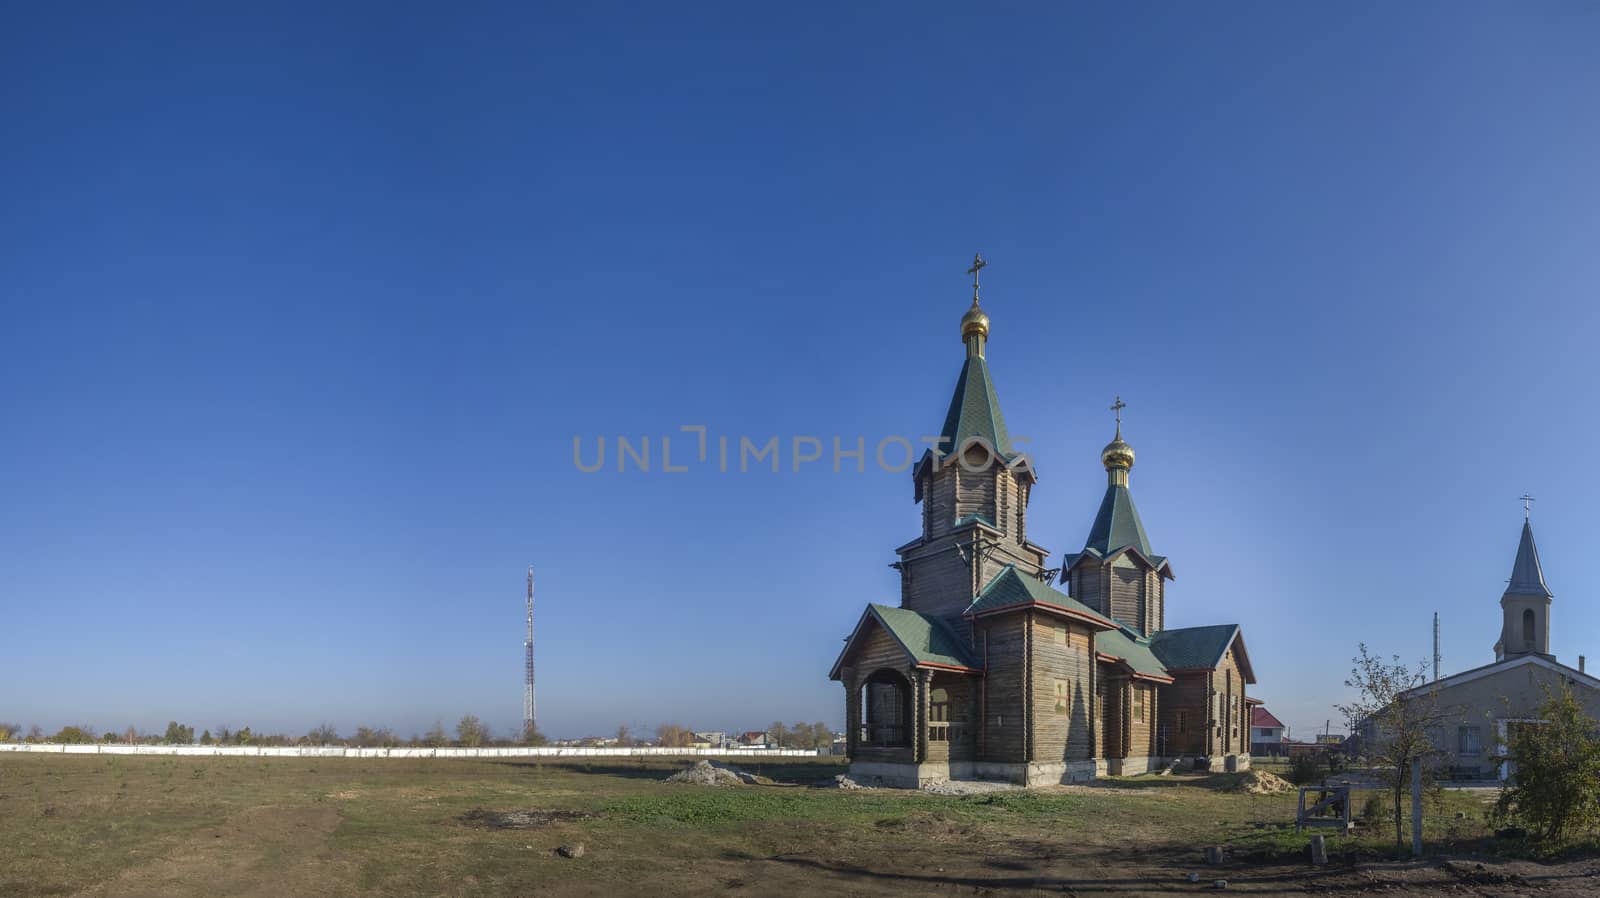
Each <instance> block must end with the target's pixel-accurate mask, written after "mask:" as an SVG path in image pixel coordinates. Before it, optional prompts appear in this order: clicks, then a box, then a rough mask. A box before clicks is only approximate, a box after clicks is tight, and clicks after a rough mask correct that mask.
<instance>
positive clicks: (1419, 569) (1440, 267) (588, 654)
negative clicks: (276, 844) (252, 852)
mask: <svg viewBox="0 0 1600 898" xmlns="http://www.w3.org/2000/svg"><path fill="white" fill-rule="evenodd" d="M692 6H693V8H689V9H685V8H683V7H682V5H681V4H680V5H678V6H677V7H667V6H659V7H657V8H655V9H647V10H643V11H641V10H640V9H639V8H637V7H636V6H631V5H630V6H611V7H602V6H588V5H585V6H584V8H583V9H582V10H575V9H554V8H548V9H536V8H532V7H526V6H522V5H507V6H503V7H489V6H480V7H478V8H477V9H476V10H474V11H471V12H463V11H461V10H455V9H447V8H446V7H444V6H438V5H435V6H421V5H412V6H407V7H403V8H397V7H391V6H389V5H374V6H370V7H365V8H363V7H358V6H355V5H343V6H342V8H341V9H339V10H336V11H331V12H330V11H328V10H326V9H323V8H320V7H317V6H313V5H300V6H295V7H277V6H274V7H272V8H271V9H270V10H269V9H265V8H263V9H259V10H251V11H244V12H241V11H219V10H217V9H215V8H211V7H209V6H206V5H199V4H196V5H189V6H179V5H170V6H166V7H163V8H160V9H157V10H151V9H141V10H132V9H129V8H124V7H119V6H117V5H110V4H108V5H104V6H101V7H98V8H96V7H90V6H79V7H74V8H73V9H71V10H46V9H35V8H31V7H29V8H23V7H19V6H16V5H13V6H10V7H8V8H6V9H5V10H3V11H0V83H4V84H6V85H7V86H6V88H5V89H4V90H3V91H0V120H3V121H4V122H5V123H6V134H7V136H6V138H5V139H4V140H0V197H3V200H0V245H4V246H5V247H6V249H5V251H4V252H3V253H0V371H3V374H4V376H3V378H0V470H3V471H4V472H5V477H4V494H5V501H4V502H3V503H0V619H3V622H4V626H3V628H0V634H3V643H4V645H5V659H6V660H5V670H6V675H5V676H4V677H0V720H5V719H14V720H18V721H21V722H22V723H24V724H28V723H33V722H38V723H40V724H41V725H44V726H47V727H49V728H51V729H53V728H55V727H58V726H60V725H62V724H65V723H74V722H84V723H90V724H94V725H96V726H98V727H100V728H101V729H106V728H111V727H116V728H121V727H123V726H126V725H127V724H129V723H134V724H137V725H139V726H141V727H147V728H159V727H160V726H162V725H163V724H164V722H165V721H166V720H168V719H170V718H177V719H180V720H184V721H188V722H190V723H192V724H195V725H197V726H202V727H204V726H213V727H214V726H216V725H218V724H222V723H227V724H231V725H235V726H237V725H240V724H249V725H252V726H253V727H255V728H257V729H262V728H265V729H272V730H286V731H292V732H303V731H304V730H305V729H307V728H309V727H310V726H312V725H313V724H315V723H317V722H319V721H323V720H327V721H331V722H334V723H335V724H337V725H338V726H340V727H341V728H343V729H346V730H348V729H351V728H353V727H354V726H355V725H357V724H363V723H364V724H387V725H390V726H392V727H395V728H396V729H397V730H399V731H401V732H402V733H406V734H409V733H410V732H412V731H420V730H422V729H424V728H426V727H427V726H428V725H430V724H431V723H432V722H433V721H434V720H435V719H443V720H444V721H446V723H449V722H451V721H453V720H455V719H456V718H459V717H460V716H461V715H462V714H463V713H467V712H472V713H476V714H479V715H480V716H482V717H484V718H485V719H486V720H488V721H489V722H490V723H491V724H493V725H495V726H496V727H498V728H501V729H510V728H513V727H515V726H516V725H517V722H518V719H519V715H520V677H521V653H522V648H521V640H522V633H521V618H522V591H523V573H524V569H525V567H526V566H527V565H528V564H529V563H533V564H535V565H536V566H537V576H538V599H539V633H538V648H539V684H540V721H541V723H542V724H543V726H544V728H545V729H546V730H547V731H548V732H550V733H552V734H554V735H561V736H571V735H581V734H583V733H586V732H609V731H611V730H612V729H614V727H615V726H616V725H617V724H618V723H628V724H631V725H633V726H635V727H636V728H641V729H648V728H651V727H653V726H654V725H655V724H656V723H660V722H664V721H679V722H682V723H686V724H690V725H693V726H695V727H707V728H709V727H716V728H730V729H732V728H745V727H754V726H760V725H763V724H765V723H766V722H767V721H770V720H773V719H776V718H781V719H783V720H786V721H794V720H815V719H823V720H827V721H830V722H833V723H835V724H838V723H839V722H840V721H841V720H842V716H843V715H842V704H843V703H842V697H843V694H842V690H841V689H840V688H839V686H838V685H837V684H833V683H830V682H829V681H828V680H827V679H826V673H827V670H828V667H829V665H830V664H831V662H832V661H833V659H834V656H835V655H836V653H837V651H838V649H839V647H840V645H841V639H842V638H843V636H844V635H845V634H846V633H847V632H848V630H849V629H850V627H851V626H852V625H853V624H854V622H855V620H856V618H857V616H858V615H859V613H860V610H861V608H862V606H863V604H864V603H866V602H868V601H886V602H891V603H892V602H894V601H895V600H896V598H897V581H896V577H895V575H894V573H893V571H891V570H890V569H889V568H888V567H887V565H888V563H889V562H890V561H892V560H894V556H893V552H892V550H893V548H894V547H895V546H898V545H900V544H902V543H904V542H906V541H907V540H909V539H910V538H912V537H913V536H915V535H916V533H917V530H918V526H919V524H918V521H919V518H918V511H917V508H916V507H915V505H914V504H913V502H912V491H911V483H910V479H909V475H907V474H892V473H886V472H883V471H879V470H875V469H873V467H872V466H869V470H868V471H867V472H866V473H857V472H854V471H853V470H850V469H847V470H846V471H844V472H841V473H837V474H836V473H834V472H833V471H832V469H831V464H828V463H826V462H821V463H814V464H810V465H805V466H803V468H802V470H801V471H800V472H798V473H795V472H793V471H791V470H789V457H788V452H787V449H786V450H785V457H784V468H785V469H784V470H783V471H782V472H780V473H778V474H773V473H772V472H771V471H770V470H766V469H762V470H760V471H752V472H750V473H746V474H742V475H741V474H738V473H732V472H730V473H726V474H725V473H720V472H718V471H717V470H715V466H714V465H698V464H697V465H692V466H691V469H690V470H689V471H687V472H684V473H664V472H662V471H661V470H660V466H659V439H660V437H661V436H662V435H676V436H675V438H674V443H673V450H674V456H675V458H674V461H677V460H678V457H679V453H680V452H684V451H685V450H687V449H688V447H689V446H690V445H691V444H692V442H693V438H692V436H690V435H687V434H682V433H680V432H679V430H678V428H680V427H681V426H684V425H704V426H706V427H707V428H708V429H709V432H710V434H711V435H712V436H713V437H715V436H718V435H729V436H732V437H733V438H734V439H735V440H737V438H738V437H739V436H749V437H750V438H752V439H756V440H758V441H764V440H765V439H767V438H768V437H771V436H777V437H779V438H780V439H782V440H785V441H787V440H790V439H791V438H792V437H793V436H797V435H800V436H806V435H813V436H817V437H819V438H821V439H822V440H824V441H825V442H826V441H827V440H829V439H830V438H831V437H832V436H836V435H837V436H841V437H842V438H844V439H845V440H846V444H847V445H848V444H849V443H851V442H853V440H854V438H855V437H856V436H858V435H859V436H862V437H864V438H865V439H866V440H867V441H868V445H869V446H871V445H873V444H874V443H875V442H876V440H878V439H881V438H882V437H885V436H890V435H906V436H909V437H913V438H914V437H915V436H917V435H921V434H924V433H928V432H930V431H932V430H934V429H936V428H937V427H938V425H939V424H940V422H941V421H942V416H943V412H944V409H945V405H946V404H947V402H948V401H949V396H950V390H951V388H952V386H953V383H954V379H955V376H956V374H957V371H958V370H959V366H960V363H961V358H962V348H961V345H960V342H959V338H958V332H957V321H958V319H959V317H960V315H961V313H962V312H963V311H964V309H965V306H966V304H967V301H968V296H969V288H968V287H967V286H966V284H967V277H966V275H965V274H964V270H965V268H966V267H967V264H968V262H969V260H970V259H971V256H972V253H973V251H974V250H982V251H983V253H984V254H985V256H986V258H988V259H989V260H990V263H991V265H990V267H989V268H988V269H987V270H986V271H985V280H984V284H985V286H984V297H985V307H986V309H987V310H988V311H989V313H990V315H991V316H992V317H993V319H994V332H993V336H992V340H991V343H990V353H989V356H990V362H991V368H992V371H993V373H994V376H995V378H996V382H997V384H998V387H999V391H1000V398H1001V402H1002V405H1003V407H1004V410H1005V413H1006V416H1007V419H1008V422H1009V424H1010V426H1011V430H1012V432H1013V433H1015V434H1022V435H1026V436H1028V437H1030V438H1031V440H1032V442H1031V444H1030V447H1031V450H1032V452H1033V455H1034V458H1035V463H1036V467H1037V469H1038V471H1039V474H1040V483H1039V486H1038V488H1037V490H1036V492H1035V494H1034V499H1033V504H1032V507H1031V509H1030V534H1031V535H1032V536H1033V538H1034V539H1035V540H1037V541H1038V542H1040V543H1042V544H1044V545H1045V546H1047V547H1049V548H1050V549H1051V552H1052V557H1053V558H1056V559H1059V557H1060V555H1061V554H1062V553H1065V552H1068V551H1072V550H1075V549H1076V548H1078V547H1079V546H1081V544H1082V540H1083V538H1084V536H1085V534H1086V533H1087V531H1088V528H1089V524H1090V522H1091V519H1092V517H1093V514H1094V511H1095V508H1096V504H1097V503H1098V500H1099V497H1100V494H1101V492H1102V491H1103V489H1104V473H1103V472H1102V470H1101V469H1100V466H1099V463H1098V452H1099V449H1100V447H1101V446H1102V445H1103V444H1104V443H1105V442H1106V441H1107V440H1108V439H1109V438H1110V435H1111V433H1110V431H1111V420H1110V414H1109V412H1107V411H1106V406H1107V405H1109V404H1110V401H1111V398H1112V397H1113V396H1114V395H1116V394H1121V395H1122V396H1123V397H1124V398H1125V399H1126V400H1127V401H1128V403H1129V408H1128V410H1127V413H1126V427H1125V434H1126V436H1127V438H1128V439H1129V441H1130V442H1132V443H1133V445H1134V446H1135V447H1136V448H1137V450H1138V453H1139V461H1138V465H1137V467H1136V468H1135V469H1134V471H1133V478H1132V482H1133V489H1134V494H1135V496H1136V498H1137V500H1138V502H1139V506H1140V509H1141V511H1142V514H1143V517H1144V523H1145V525H1146V528H1147V529H1148V531H1149V533H1150V537H1151V540H1152V542H1153V544H1154V546H1155V549H1156V550H1157V551H1158V552H1161V553H1163V554H1166V555H1168V556H1170V557H1171V559H1172V562H1173V565H1174V568H1175V570H1176V572H1177V580H1176V581H1175V582H1173V583H1172V584H1171V587H1170V591H1169V598H1168V605H1167V609H1168V611H1167V614H1168V621H1169V623H1170V624H1172V625H1175V626H1181V625H1190V624H1209V623H1218V622H1226V621H1238V622H1240V623H1242V624H1243V625H1244V627H1245V632H1246V638H1247V641H1248V644H1249V648H1250V652H1251V655H1252V658H1253V660H1254V662H1255V666H1256V671H1257V674H1258V676H1259V678H1260V680H1261V682H1260V683H1259V685H1258V686H1257V687H1255V691H1256V693H1257V694H1258V695H1260V696H1262V697H1264V698H1265V699H1267V701H1268V703H1269V706H1270V707H1272V708H1273V709H1274V710H1275V711H1276V712H1277V713H1278V714H1279V716H1281V717H1283V718H1284V719H1285V720H1286V721H1287V722H1288V723H1290V724H1291V725H1292V726H1293V727H1294V728H1295V730H1296V732H1297V734H1298V733H1308V732H1309V730H1310V729H1312V728H1315V727H1320V725H1321V724H1322V722H1323V720H1324V719H1325V718H1327V717H1329V716H1330V715H1331V714H1332V711H1331V708H1330V705H1331V704H1332V703H1333V702H1334V701H1336V700H1339V699H1340V698H1341V697H1342V695H1343V687H1342V685H1341V684H1342V680H1343V679H1344V677H1345V675H1346V673H1347V671H1348V668H1349V658H1350V656H1351V655H1352V654H1353V653H1354V650H1355V646H1356V644H1357V643H1358V642H1360V641H1362V640H1366V641H1368V642H1369V643H1370V644H1371V645H1372V646H1373V647H1374V648H1375V649H1377V650H1379V651H1381V652H1383V653H1385V654H1387V653H1394V652H1398V653H1400V654H1403V655H1405V656H1406V657H1408V658H1415V659H1421V658H1422V657H1423V656H1425V655H1426V654H1427V653H1428V652H1429V632H1430V624H1431V617H1432V614H1433V612H1434V611H1436V610H1437V611H1439V612H1440V613H1441V614H1442V615H1443V618H1444V624H1443V640H1444V646H1443V650H1444V659H1445V660H1444V666H1445V669H1446V670H1459V669H1464V668H1466V667H1471V666H1475V665H1477V664H1481V663H1484V662H1486V661H1488V660H1490V658H1491V654H1490V649H1491V646H1492V644H1493V643H1494V640H1495V638H1496V637H1497V635H1498V631H1499V625H1500V619H1499V608H1498V605H1497V599H1498V596H1499V594H1500V591H1501V590H1502V589H1503V585H1504V582H1505V579H1506V577H1507V576H1508V575H1509V573H1510V569H1511V562H1512V558H1513V555H1514V552H1515V548H1516V539H1517V533H1518V529H1519V527H1520V526H1521V518H1522V509H1521V506H1520V504H1519V503H1518V502H1517V501H1516V497H1517V496H1518V495H1519V494H1521V493H1522V492H1523V491H1531V492H1533V493H1534V494H1535V495H1536V496H1538V497H1539V502H1538V503H1537V504H1536V506H1535V508H1534V525H1535V530H1536V533H1537V536H1538V539H1539V546H1540V550H1541V553H1542V555H1543V558H1544V562H1545V570H1546V574H1547V576H1548V579H1549V581H1550V584H1551V586H1552V588H1553V589H1554V591H1555V593H1556V600H1555V605H1554V611H1553V620H1554V630H1553V638H1552V648H1553V650H1554V651H1555V652H1556V653H1557V655H1558V656H1559V657H1560V658H1561V659H1562V660H1565V661H1568V662H1575V656H1576V655H1577V654H1579V653H1580V652H1587V653H1589V654H1592V655H1596V656H1597V657H1600V642H1595V641H1592V640H1591V637H1592V634H1594V633H1596V632H1597V631H1600V611H1596V610H1595V609H1594V607H1593V603H1592V601H1591V599H1590V597H1591V594H1592V591H1591V589H1590V587H1589V585H1588V583H1589V577H1588V571H1587V570H1586V569H1585V568H1584V567H1583V566H1582V560H1583V559H1585V558H1592V557H1594V555H1595V554H1596V551H1597V549H1600V545H1597V533H1596V530H1595V528H1594V526H1593V524H1592V520H1593V514H1592V509H1594V508H1595V507H1596V505H1597V500H1600V495H1597V492H1600V475H1597V474H1596V472H1595V466H1594V463H1593V459H1594V458H1595V457H1596V456H1597V450H1600V445H1597V443H1600V427H1597V424H1596V422H1595V416H1594V408H1595V404H1594V397H1593V393H1594V389H1595V386H1596V381H1597V379H1596V374H1597V362H1596V360H1595V357H1594V351H1593V343H1594V336H1593V335H1594V331H1595V327H1596V324H1597V318H1600V313H1597V312H1596V304H1595V302H1594V291H1595V285H1596V284H1597V283H1600V254H1597V253H1596V252H1595V250H1594V246H1595V236H1594V235H1595V234H1596V233H1600V177H1597V176H1600V92H1597V91H1596V90H1595V89H1594V87H1595V85H1596V83H1597V79H1600V57H1597V56H1596V55H1595V54H1594V52H1593V48H1594V46H1596V45H1597V43H1600V8H1597V7H1595V6H1594V5H1592V4H1577V3H1544V4H1531V5H1517V6H1513V5H1509V4H1484V3H1478V4H1453V3H1452V4H1422V3H1417V4H1404V5H1403V6H1402V7H1399V8H1388V7H1387V6H1386V5H1385V6H1380V5H1378V4H1360V5H1357V6H1355V7H1350V6H1333V5H1327V6H1322V7H1315V6H1312V5H1309V4H1265V3H1262V4H1232V5H1226V6H1218V5H1206V6H1185V5H1178V4H1160V5H1155V4H1147V5H1134V6H1132V7H1128V6H1126V5H1117V6H1112V5H1106V6H1089V5H1086V4H1070V5H1068V4H1061V5H1049V6H1046V5H1037V6H1031V7H1030V6H1025V5H1019V6H1010V7H1007V8H1004V9H999V8H993V7H984V8H982V9H981V10H980V9H979V8H978V7H973V6H970V5H966V6H957V5H950V4H933V5H928V4H922V5H918V6H916V7H900V8H895V7H892V6H889V5H876V6H875V8H873V9H869V10H862V9H859V8H856V7H854V6H839V7H834V8H821V7H816V6H806V7H794V8H791V9H779V8H775V7H772V6H771V5H758V6H751V5H749V4H729V5H723V6H713V5H692ZM601 435H605V436H607V437H609V438H611V439H612V440H614V439H615V438H616V437H617V436H619V435H621V436H627V437H629V438H631V439H634V440H637V439H638V438H640V437H644V436H649V437H651V439H652V446H653V453H654V454H655V455H656V456H657V458H656V461H657V464H656V465H655V466H654V467H653V470H651V471H650V472H640V471H635V470H630V471H628V472H625V473H618V472H617V471H616V470H615V468H614V467H610V468H609V469H608V470H605V471H601V472H596V473H592V474H591V473H584V472H582V471H580V470H578V469H577V468H576V467H575V466H574V464H573V458H572V441H573V438H574V437H575V436H581V437H583V438H584V439H585V440H586V441H588V442H587V443H586V445H587V446H589V447H592V446H593V445H594V444H593V440H594V439H595V438H596V437H598V436H601ZM869 460H870V459H869ZM613 462H614V459H613ZM1336 723H1337V722H1336Z"/></svg>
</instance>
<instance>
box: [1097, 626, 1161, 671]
mask: <svg viewBox="0 0 1600 898" xmlns="http://www.w3.org/2000/svg"><path fill="white" fill-rule="evenodd" d="M1094 647H1095V651H1097V652H1104V653H1105V654H1107V655H1111V656H1112V657H1115V658H1121V659H1122V660H1123V661H1126V662H1127V663H1128V666H1129V667H1131V668H1133V670H1134V672H1135V673H1141V674H1147V675H1149V676H1152V677H1168V676H1171V675H1170V674H1168V673H1167V668H1166V665H1164V664H1162V663H1161V660H1160V659H1159V658H1157V657H1156V655H1155V652H1153V651H1151V649H1150V641H1149V640H1146V639H1141V638H1139V636H1138V635H1137V634H1135V633H1133V632H1132V631H1131V630H1128V629H1126V628H1122V629H1117V630H1107V631H1106V632H1104V633H1099V634H1096V635H1095V637H1094Z"/></svg>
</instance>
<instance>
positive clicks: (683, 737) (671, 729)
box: [656, 723, 694, 748]
mask: <svg viewBox="0 0 1600 898" xmlns="http://www.w3.org/2000/svg"><path fill="white" fill-rule="evenodd" d="M693 740H694V733H692V732H690V731H689V730H688V729H687V728H686V727H684V726H682V725H680V724H676V723H663V724H661V725H660V726H658V727H656V744H657V745H659V746H661V747H662V748H687V747H688V746H690V745H693V744H694V742H693Z"/></svg>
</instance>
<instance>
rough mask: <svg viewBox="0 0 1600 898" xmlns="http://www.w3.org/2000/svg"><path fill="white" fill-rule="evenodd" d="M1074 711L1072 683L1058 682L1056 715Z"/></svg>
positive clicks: (1068, 681)
mask: <svg viewBox="0 0 1600 898" xmlns="http://www.w3.org/2000/svg"><path fill="white" fill-rule="evenodd" d="M1071 710H1072V681H1071V680H1057V681H1056V713H1057V714H1067V713H1069V712H1070V711H1071Z"/></svg>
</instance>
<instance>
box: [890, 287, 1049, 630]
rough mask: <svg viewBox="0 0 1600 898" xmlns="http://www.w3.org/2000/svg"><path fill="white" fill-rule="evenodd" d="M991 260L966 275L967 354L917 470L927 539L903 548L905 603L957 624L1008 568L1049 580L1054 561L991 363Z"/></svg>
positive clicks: (917, 493)
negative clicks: (1031, 522)
mask: <svg viewBox="0 0 1600 898" xmlns="http://www.w3.org/2000/svg"><path fill="white" fill-rule="evenodd" d="M987 264H988V263H987V262H985V261H984V260H983V257H982V256H974V257H973V260H972V267H971V268H968V269H967V273H968V274H970V275H972V305H971V307H970V308H968V309H967V312H966V314H965V315H963V316H962V318H961V342H962V344H963V345H964V346H965V347H966V358H965V360H963V362H962V364H961V374H960V375H959V376H958V377H957V378H956V388H955V394H954V395H952V396H951V397H950V405H949V408H948V410H947V411H946V412H945V416H944V426H942V427H941V428H939V442H938V445H937V446H936V447H934V448H932V449H930V450H929V451H927V452H925V453H923V455H922V458H921V460H920V461H918V462H917V464H916V466H915V468H913V469H912V472H911V477H912V482H913V484H914V485H915V499H916V501H917V502H918V503H920V504H921V505H922V534H921V535H920V536H919V537H918V538H917V539H915V540H912V541H911V542H909V543H907V544H905V545H904V546H901V547H900V548H898V549H896V550H895V551H896V552H897V553H898V554H899V555H900V561H899V562H897V563H896V567H897V568H898V569H899V571H900V573H901V577H902V579H901V604H902V606H903V607H906V608H910V609H912V610H913V611H918V612H922V613H925V614H932V615H935V616H942V617H949V618H951V619H959V618H960V615H961V614H962V613H963V612H964V611H965V610H966V609H967V607H968V606H969V605H971V604H972V597H973V596H975V595H977V594H978V590H979V589H981V588H982V587H983V586H984V585H985V584H987V583H988V582H989V581H990V580H991V579H993V578H994V577H995V576H997V575H998V574H999V573H1000V571H1001V570H1002V569H1004V568H1006V567H1007V566H1011V567H1015V568H1016V569H1017V570H1018V571H1020V572H1022V573H1024V574H1026V575H1028V576H1031V577H1042V576H1043V574H1044V570H1045V566H1044V565H1045V558H1046V557H1047V553H1046V550H1044V549H1042V548H1040V547H1039V546H1036V545H1034V544H1033V543H1031V542H1029V541H1028V537H1027V526H1028V518H1027V508H1028V497H1029V495H1030V493H1031V491H1032V489H1033V484H1034V482H1035V474H1034V471H1033V468H1032V466H1031V465H1030V464H1029V463H1028V460H1027V457H1026V456H1025V455H1023V454H1022V453H1019V452H1018V451H1017V450H1016V449H1015V448H1014V447H1013V446H1012V442H1011V434H1010V433H1009V432H1008V431H1007V430H1006V419H1005V416H1004V415H1002V414H1001V413H1000V399H999V396H998V395H996V393H995V388H994V380H993V379H992V378H991V377H990V375H989V363H988V361H987V360H986V359H985V358H984V354H985V349H986V348H987V344H988V340H989V316H988V315H987V314H986V313H985V312H984V311H983V307H982V306H981V305H980V304H979V299H978V272H980V271H981V270H983V268H984V266H985V265H987ZM959 626H962V627H964V626H965V624H960V625H959Z"/></svg>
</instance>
